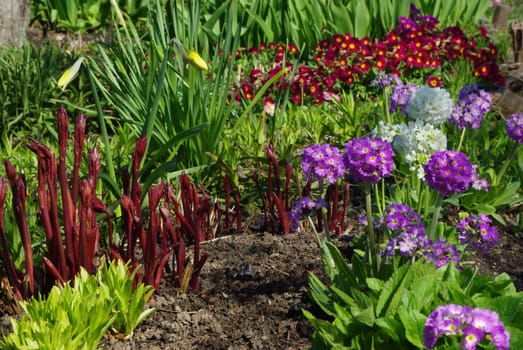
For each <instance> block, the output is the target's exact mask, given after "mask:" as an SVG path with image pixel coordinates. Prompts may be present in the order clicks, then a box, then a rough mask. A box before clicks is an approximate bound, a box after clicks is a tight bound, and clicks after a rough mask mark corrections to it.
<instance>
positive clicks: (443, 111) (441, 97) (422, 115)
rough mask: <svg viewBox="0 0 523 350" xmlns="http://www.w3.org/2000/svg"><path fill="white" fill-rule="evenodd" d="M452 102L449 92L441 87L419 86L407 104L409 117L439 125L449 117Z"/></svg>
mask: <svg viewBox="0 0 523 350" xmlns="http://www.w3.org/2000/svg"><path fill="white" fill-rule="evenodd" d="M453 106H454V102H453V101H452V98H451V97H450V94H449V93H448V92H447V91H446V90H445V89H441V88H431V87H428V86H426V85H425V86H422V87H420V88H419V89H418V90H417V91H416V92H415V93H414V95H413V96H412V98H411V99H410V101H409V104H408V106H407V113H408V115H409V117H412V118H414V119H415V120H421V121H424V122H425V123H428V124H431V125H434V126H439V125H441V124H442V123H444V122H446V121H447V120H449V119H450V115H451V114H452V107H453Z"/></svg>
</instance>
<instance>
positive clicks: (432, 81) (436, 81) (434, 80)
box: [426, 76, 441, 88]
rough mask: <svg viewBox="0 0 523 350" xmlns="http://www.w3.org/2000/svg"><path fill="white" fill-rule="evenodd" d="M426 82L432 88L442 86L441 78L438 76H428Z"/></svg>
mask: <svg viewBox="0 0 523 350" xmlns="http://www.w3.org/2000/svg"><path fill="white" fill-rule="evenodd" d="M426 83H427V85H428V86H430V87H432V88H435V87H441V79H440V78H438V77H434V76H430V77H428V78H427V81H426Z"/></svg>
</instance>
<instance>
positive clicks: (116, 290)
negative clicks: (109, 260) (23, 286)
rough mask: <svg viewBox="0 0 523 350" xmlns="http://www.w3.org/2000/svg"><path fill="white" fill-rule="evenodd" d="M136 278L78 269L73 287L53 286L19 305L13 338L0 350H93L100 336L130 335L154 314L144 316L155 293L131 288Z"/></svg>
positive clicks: (113, 267) (116, 268)
mask: <svg viewBox="0 0 523 350" xmlns="http://www.w3.org/2000/svg"><path fill="white" fill-rule="evenodd" d="M133 283H134V273H133V274H129V272H128V267H127V266H126V265H124V264H122V263H114V264H108V266H106V267H104V268H102V269H100V270H99V271H98V273H97V274H96V276H94V275H90V274H89V273H88V272H87V270H85V269H83V268H82V269H81V270H80V272H79V274H78V275H77V276H76V278H75V279H74V282H71V283H67V284H65V285H64V286H62V287H59V286H55V287H53V288H52V289H51V292H50V293H49V295H47V297H46V298H43V297H42V296H37V297H34V298H32V299H30V300H28V301H24V302H21V303H20V304H21V306H22V309H23V310H24V312H25V313H24V314H23V315H22V317H21V319H20V320H15V319H12V320H11V323H12V326H13V332H12V333H10V334H7V335H5V336H4V338H3V339H2V341H1V342H0V346H1V348H2V349H49V350H51V349H82V350H84V349H85V350H89V349H96V348H97V346H98V344H99V343H100V341H101V339H102V337H103V336H104V334H105V333H106V332H107V331H108V330H109V329H110V330H111V331H112V332H116V333H121V334H124V335H129V334H131V333H132V331H133V329H134V328H135V327H136V326H137V325H138V324H139V323H140V322H141V321H143V320H144V319H145V318H146V317H147V316H148V315H150V314H151V313H152V312H154V309H152V308H151V309H147V310H144V307H145V304H146V302H147V300H148V299H149V298H150V296H151V294H152V292H153V288H152V287H151V286H144V285H143V284H140V285H138V286H136V288H134V287H133Z"/></svg>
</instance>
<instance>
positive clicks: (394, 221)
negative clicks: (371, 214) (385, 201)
mask: <svg viewBox="0 0 523 350" xmlns="http://www.w3.org/2000/svg"><path fill="white" fill-rule="evenodd" d="M384 221H385V224H386V225H387V228H388V229H389V230H406V229H409V228H410V227H412V226H416V227H418V226H420V225H421V224H422V221H421V216H419V214H418V213H416V211H415V210H414V209H412V208H411V207H409V206H408V205H406V204H399V203H393V204H390V205H389V206H388V207H387V209H386V210H385V215H384Z"/></svg>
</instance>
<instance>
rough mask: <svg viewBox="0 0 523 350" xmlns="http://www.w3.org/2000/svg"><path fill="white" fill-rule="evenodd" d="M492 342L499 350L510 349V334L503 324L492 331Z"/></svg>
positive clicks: (492, 328)
mask: <svg viewBox="0 0 523 350" xmlns="http://www.w3.org/2000/svg"><path fill="white" fill-rule="evenodd" d="M489 335H490V341H491V342H492V344H493V345H494V346H495V347H496V349H498V350H509V349H510V333H509V332H508V331H507V329H506V328H505V326H504V325H503V323H502V322H499V323H498V324H497V325H496V326H494V327H491V329H490V333H489Z"/></svg>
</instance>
